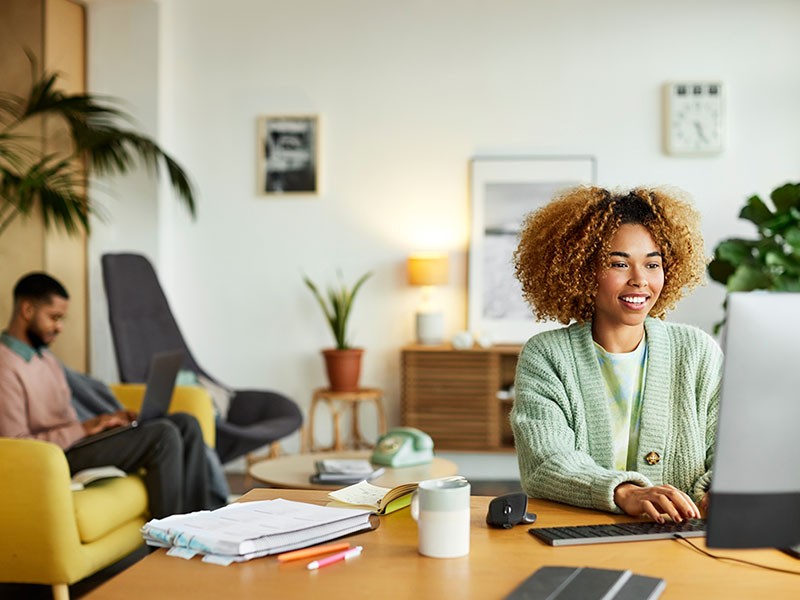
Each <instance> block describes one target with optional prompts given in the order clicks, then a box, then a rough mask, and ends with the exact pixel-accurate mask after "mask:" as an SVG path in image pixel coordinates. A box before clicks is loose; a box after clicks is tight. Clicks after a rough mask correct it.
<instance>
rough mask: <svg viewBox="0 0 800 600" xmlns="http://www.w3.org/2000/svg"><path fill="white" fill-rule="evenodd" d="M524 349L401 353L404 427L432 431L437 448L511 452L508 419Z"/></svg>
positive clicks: (434, 348) (427, 348)
mask: <svg viewBox="0 0 800 600" xmlns="http://www.w3.org/2000/svg"><path fill="white" fill-rule="evenodd" d="M520 349H521V346H492V347H490V348H479V347H475V348H471V349H469V350H455V349H453V347H452V346H449V345H447V346H421V345H412V346H406V347H405V348H403V350H402V354H401V356H402V365H401V377H400V379H401V382H400V387H401V394H402V418H403V424H404V425H408V426H411V427H417V428H418V429H421V430H423V431H425V432H426V433H428V434H429V435H430V436H431V437H432V438H433V442H434V444H435V447H436V449H437V450H513V448H514V440H513V437H512V434H511V427H510V425H509V421H508V413H509V411H510V410H511V403H512V400H511V398H510V396H509V394H508V390H509V388H510V387H511V386H512V385H513V383H514V374H515V371H516V366H517V356H518V355H519V352H520Z"/></svg>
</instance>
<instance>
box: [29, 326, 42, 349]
mask: <svg viewBox="0 0 800 600" xmlns="http://www.w3.org/2000/svg"><path fill="white" fill-rule="evenodd" d="M25 335H27V336H28V340H30V342H31V346H33V347H34V349H36V350H39V349H41V348H47V344H46V343H45V341H44V340H43V339H42V338H41V337H39V334H38V333H36V332H35V331H34V330H33V329H31V328H30V327H29V328H28V329H26V330H25Z"/></svg>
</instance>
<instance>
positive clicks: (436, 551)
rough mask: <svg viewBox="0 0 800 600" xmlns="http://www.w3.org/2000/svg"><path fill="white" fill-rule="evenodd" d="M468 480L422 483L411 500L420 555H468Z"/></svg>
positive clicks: (446, 479)
mask: <svg viewBox="0 0 800 600" xmlns="http://www.w3.org/2000/svg"><path fill="white" fill-rule="evenodd" d="M469 492H470V486H469V481H467V480H466V479H464V478H463V477H444V478H442V479H428V480H426V481H421V482H420V483H419V486H418V487H417V489H416V491H415V492H414V495H413V496H412V497H411V516H412V517H413V518H414V520H415V521H416V522H417V528H418V531H419V553H420V554H422V555H424V556H430V557H432V558H455V557H457V556H465V555H467V554H469Z"/></svg>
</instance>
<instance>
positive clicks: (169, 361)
mask: <svg viewBox="0 0 800 600" xmlns="http://www.w3.org/2000/svg"><path fill="white" fill-rule="evenodd" d="M181 364H183V351H182V350H176V351H172V352H161V353H158V354H154V355H153V357H152V358H151V359H150V370H149V372H148V374H147V387H146V388H145V392H144V399H143V400H142V407H141V409H140V410H139V418H138V419H137V420H136V421H134V422H133V423H131V424H130V425H125V426H122V427H112V428H110V429H105V430H103V431H100V432H98V433H95V434H92V435H87V436H86V437H84V438H81V439H79V440H78V441H77V442H75V443H74V444H72V446H70V447H69V448H68V450H71V449H73V448H80V447H81V446H85V445H87V444H93V443H94V442H97V441H99V440H103V439H105V438H107V437H111V436H112V435H117V434H119V433H122V432H123V431H128V430H129V429H133V428H134V427H138V426H139V425H140V424H142V423H146V422H147V421H150V420H152V419H159V418H161V417H163V416H165V415H166V414H167V412H168V411H169V405H170V402H171V401H172V392H173V390H174V389H175V380H176V378H177V377H178V371H179V370H180V368H181Z"/></svg>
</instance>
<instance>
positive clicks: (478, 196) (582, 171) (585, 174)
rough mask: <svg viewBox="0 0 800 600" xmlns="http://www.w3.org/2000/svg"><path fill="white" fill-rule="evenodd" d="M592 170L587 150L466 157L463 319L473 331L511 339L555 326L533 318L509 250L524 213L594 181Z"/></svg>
mask: <svg viewBox="0 0 800 600" xmlns="http://www.w3.org/2000/svg"><path fill="white" fill-rule="evenodd" d="M596 172H597V166H596V161H595V159H594V157H592V156H575V157H507V158H506V157H501V158H492V157H488V158H482V157H477V158H474V159H472V161H471V162H470V201H471V211H472V215H471V216H472V227H471V231H470V244H469V270H468V286H467V304H468V310H467V325H468V328H469V330H470V331H471V332H472V333H473V334H476V335H480V336H483V337H485V338H488V339H489V340H491V341H492V342H493V343H496V344H500V343H509V344H512V343H513V344H517V343H523V342H525V341H527V340H528V338H529V337H530V336H532V335H534V334H535V333H538V332H540V331H544V330H545V329H552V328H554V327H560V325H559V324H557V323H551V322H548V323H542V322H536V319H535V317H534V315H533V312H532V310H531V308H530V306H528V304H527V303H526V302H525V300H524V299H523V297H522V286H521V285H520V283H519V281H518V280H517V278H516V277H515V275H514V264H513V255H514V251H515V250H516V248H517V244H518V242H519V239H518V238H519V232H520V229H521V226H522V222H523V220H524V218H525V216H526V215H527V214H528V213H530V212H531V211H533V210H535V209H537V208H539V207H541V206H543V205H544V204H546V203H547V202H548V201H550V199H551V198H553V196H554V195H555V194H556V192H558V191H560V190H563V189H565V188H568V187H573V186H576V185H580V184H592V183H594V182H595V179H596Z"/></svg>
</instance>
